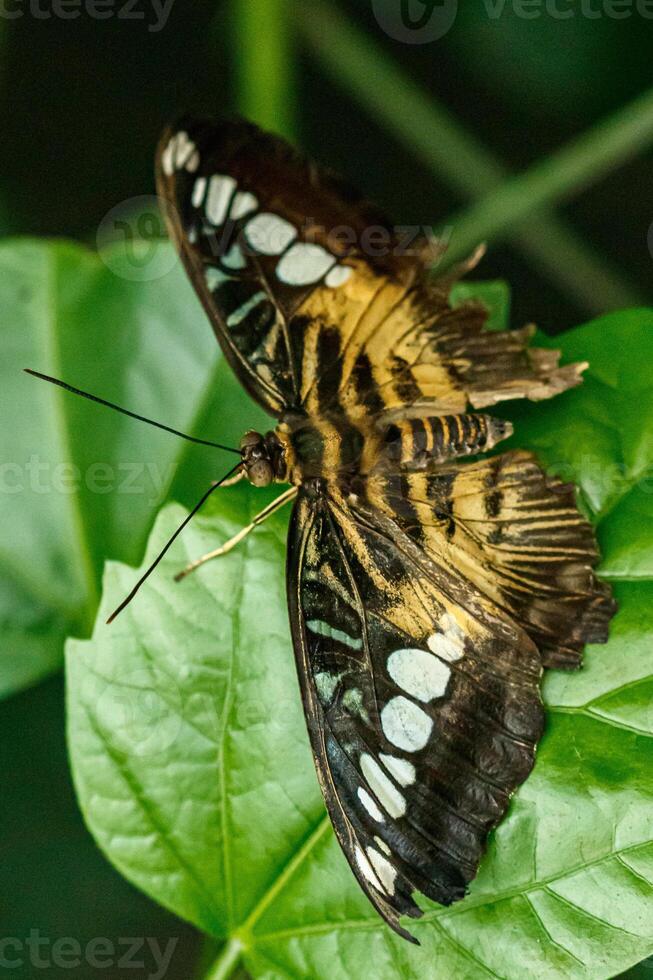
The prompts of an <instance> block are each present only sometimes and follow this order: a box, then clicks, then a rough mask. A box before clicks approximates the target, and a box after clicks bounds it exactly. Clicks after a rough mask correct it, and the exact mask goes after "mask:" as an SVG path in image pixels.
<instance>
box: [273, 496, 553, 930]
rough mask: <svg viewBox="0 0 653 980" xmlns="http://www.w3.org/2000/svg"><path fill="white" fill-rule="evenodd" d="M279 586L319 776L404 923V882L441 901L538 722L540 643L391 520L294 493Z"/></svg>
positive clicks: (509, 785) (362, 868) (346, 835)
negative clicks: (284, 585) (284, 584)
mask: <svg viewBox="0 0 653 980" xmlns="http://www.w3.org/2000/svg"><path fill="white" fill-rule="evenodd" d="M289 542H290V548H289V552H288V561H289V574H288V595H289V605H290V610H291V622H292V628H293V634H294V640H295V647H296V650H297V653H298V658H299V667H300V669H299V676H300V682H301V685H302V689H303V695H304V701H305V706H306V711H307V717H308V724H309V733H310V737H311V741H312V746H313V751H314V754H315V757H316V760H317V763H318V766H317V769H318V775H319V778H320V783H321V785H322V789H323V792H324V797H325V800H326V803H327V807H328V810H329V813H330V816H331V819H332V821H333V825H334V828H335V830H336V833H337V835H338V838H339V840H340V843H341V845H342V847H343V850H344V852H345V854H346V856H347V859H348V861H349V863H350V865H351V867H352V870H353V871H354V874H355V875H356V877H357V878H358V880H359V882H360V884H361V887H362V888H363V890H364V891H365V892H366V894H367V895H368V896H369V898H370V900H371V901H372V903H373V904H374V906H375V907H376V908H377V909H378V911H379V912H380V914H381V915H382V916H383V917H384V919H385V920H386V921H387V922H388V923H389V924H390V925H391V926H392V927H393V928H394V929H395V930H396V931H398V932H400V933H401V934H402V935H405V936H407V937H408V938H411V937H410V936H409V934H408V933H407V932H406V931H405V930H404V929H403V928H402V927H401V926H400V925H399V922H398V918H399V916H400V915H406V914H407V915H410V916H419V915H420V914H421V913H420V910H419V908H418V906H417V905H416V904H415V903H414V901H413V899H412V897H411V893H412V892H413V891H414V890H419V891H421V892H422V893H423V894H425V895H427V896H428V897H430V898H432V899H434V900H435V901H437V902H440V903H442V904H445V905H449V904H450V903H451V902H452V901H455V900H456V899H459V898H462V897H463V895H464V894H465V891H466V886H467V884H468V883H469V881H471V879H472V878H473V877H474V875H475V874H476V871H477V868H478V862H479V860H480V858H481V855H482V853H483V850H484V847H485V840H486V837H487V834H488V831H489V830H490V829H491V828H492V827H493V826H494V825H495V824H496V823H497V822H498V821H499V820H500V819H501V817H502V816H503V814H504V812H505V810H506V807H507V805H508V801H509V798H510V795H511V794H512V792H513V791H514V790H515V788H516V787H517V786H518V785H519V784H520V783H521V782H522V780H523V779H525V778H526V776H527V775H528V773H529V772H530V770H531V767H532V765H533V761H534V754H535V746H536V743H537V740H538V739H539V737H540V735H541V731H542V721H543V716H542V705H541V701H540V694H539V681H540V674H541V671H542V665H541V661H540V657H539V654H538V651H537V648H536V647H535V645H534V644H533V642H532V641H531V640H530V639H529V638H528V636H527V635H526V634H525V633H524V632H523V631H522V630H521V629H520V628H519V627H518V626H517V625H516V624H515V623H514V622H512V621H511V620H509V619H507V618H506V617H505V616H502V615H500V612H499V610H497V609H496V607H494V606H493V604H492V603H490V602H488V600H487V599H486V597H484V596H483V595H482V594H481V593H480V592H479V591H478V590H477V589H476V588H475V587H474V586H473V585H472V584H470V582H469V581H468V580H466V579H465V577H464V576H463V575H461V574H459V573H458V572H456V570H455V569H451V568H449V567H447V566H445V565H443V564H441V563H439V562H438V561H437V560H434V559H433V558H431V557H430V556H427V555H426V553H425V552H424V551H423V549H421V548H419V547H418V546H417V545H416V544H415V542H414V541H413V540H412V539H411V538H410V536H409V535H407V534H406V532H405V531H403V530H402V529H401V527H400V526H399V524H398V522H396V521H394V520H393V519H391V518H389V517H386V516H384V515H381V514H380V513H379V512H378V511H376V510H374V509H372V508H368V507H365V506H357V507H350V506H349V505H348V504H347V502H346V501H345V500H344V499H343V498H342V497H341V496H340V494H338V493H337V492H334V493H333V494H332V495H330V497H329V498H321V499H320V500H316V501H314V500H311V499H310V496H309V495H306V494H300V498H299V500H298V502H297V505H296V509H295V513H294V516H293V520H292V524H291V531H290V538H289Z"/></svg>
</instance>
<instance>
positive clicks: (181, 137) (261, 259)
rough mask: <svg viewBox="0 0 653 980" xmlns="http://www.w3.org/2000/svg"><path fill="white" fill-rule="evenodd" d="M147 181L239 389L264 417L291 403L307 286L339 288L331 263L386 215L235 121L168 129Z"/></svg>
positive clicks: (341, 268) (346, 272) (336, 264)
mask: <svg viewBox="0 0 653 980" xmlns="http://www.w3.org/2000/svg"><path fill="white" fill-rule="evenodd" d="M156 181H157V191H158V194H159V198H160V200H161V202H162V207H163V211H164V215H165V218H166V221H167V224H168V228H169V231H170V234H171V237H172V238H173V240H174V242H175V244H176V246H177V249H178V250H179V252H180V253H181V256H182V259H183V262H184V264H185V267H186V270H187V272H188V274H189V275H190V278H191V280H192V282H193V285H194V287H195V289H196V291H197V293H198V295H199V297H200V299H201V301H202V303H203V305H204V308H205V310H206V312H207V314H208V316H209V319H210V321H211V324H212V326H213V329H214V331H215V333H216V336H217V338H218V340H219V342H220V344H221V346H222V348H223V351H224V353H225V355H226V357H227V359H228V360H229V362H230V363H231V366H232V367H233V369H234V370H235V371H236V374H237V375H238V377H239V378H240V380H241V382H242V383H243V384H244V385H245V387H246V388H247V390H248V391H249V392H250V394H251V395H252V396H253V397H254V398H255V399H256V400H257V401H258V402H259V403H260V404H261V405H262V406H263V408H265V409H266V410H267V411H269V412H270V413H271V414H273V415H276V416H278V415H280V414H281V412H282V410H283V409H284V408H285V407H288V406H297V405H298V404H299V401H300V391H301V381H300V377H299V375H300V372H301V368H302V361H303V341H304V331H305V329H306V327H307V325H308V324H307V322H306V320H305V318H302V317H299V316H296V314H297V311H298V310H299V308H300V307H301V306H302V304H303V303H304V302H305V300H306V299H307V298H308V297H309V296H310V295H311V294H312V293H313V292H314V291H315V290H317V289H319V288H322V289H323V290H324V291H326V292H327V293H330V294H332V293H334V292H336V291H337V290H338V287H339V286H340V285H342V284H343V283H344V281H345V280H346V278H347V277H348V276H350V275H351V273H352V269H351V268H350V267H349V266H347V265H345V264H343V263H342V262H341V260H342V259H344V258H346V257H347V256H348V255H349V254H350V253H351V251H352V245H351V236H353V240H359V239H360V237H361V236H362V235H363V233H364V231H365V229H366V228H367V227H369V226H374V227H377V226H378V225H382V226H383V227H384V228H386V229H387V233H388V235H389V234H390V226H389V224H388V222H387V220H386V219H385V218H384V217H383V216H382V215H381V214H380V213H379V212H378V211H377V210H376V209H374V208H373V207H372V206H371V205H369V204H367V203H366V202H365V201H364V200H363V199H362V198H361V197H360V196H359V195H358V194H356V193H355V192H354V191H353V190H352V189H351V188H349V187H348V185H347V184H345V183H344V181H341V180H340V179H338V178H337V177H336V176H335V175H333V174H331V173H330V172H328V171H326V170H324V169H321V168H318V167H317V166H316V165H315V164H314V163H312V162H311V161H309V160H308V159H306V158H305V157H303V156H302V155H301V154H299V153H298V152H296V151H295V150H294V149H293V148H292V147H291V146H289V144H287V143H286V142H285V141H284V140H282V139H280V138H279V137H276V136H273V135H271V134H268V133H264V132H262V131H261V130H260V129H258V128H257V127H256V126H253V125H252V124H250V123H247V122H245V121H243V120H238V119H236V120H231V121H225V122H222V123H216V122H209V121H203V120H194V119H190V118H186V119H182V120H180V121H179V122H178V123H177V124H176V125H174V126H172V127H170V128H168V129H167V130H166V131H165V132H164V134H163V136H162V138H161V140H160V143H159V146H158V149H157V154H156ZM339 229H344V230H345V231H347V232H348V233H349V236H347V237H345V238H343V237H342V235H340V237H339V233H338V230H339ZM293 317H295V321H294V323H293V324H292V329H291V327H290V321H291V319H292V318H293Z"/></svg>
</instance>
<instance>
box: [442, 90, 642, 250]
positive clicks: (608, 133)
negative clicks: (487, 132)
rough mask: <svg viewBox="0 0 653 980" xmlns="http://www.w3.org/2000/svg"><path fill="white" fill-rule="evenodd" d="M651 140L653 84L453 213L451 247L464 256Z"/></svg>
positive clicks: (560, 198) (623, 159)
mask: <svg viewBox="0 0 653 980" xmlns="http://www.w3.org/2000/svg"><path fill="white" fill-rule="evenodd" d="M652 143H653V89H651V90H649V91H648V92H645V93H644V94H643V95H641V96H640V97H639V98H637V99H635V101H634V102H632V103H631V104H630V105H628V106H626V107H624V108H622V109H620V110H619V112H617V113H615V114H614V115H613V116H611V117H609V118H608V119H606V120H603V121H602V122H600V123H598V124H597V125H596V126H594V127H593V128H592V129H591V130H590V131H589V132H587V133H583V134H582V136H580V137H578V139H576V140H574V141H573V142H572V143H571V144H569V145H568V146H565V147H563V148H562V149H561V150H559V151H558V152H557V153H554V154H553V155H552V156H551V157H549V158H548V159H546V160H544V161H542V163H538V164H536V165H535V166H534V167H532V168H531V169H530V170H529V171H527V173H525V174H521V175H519V176H517V177H513V178H512V179H511V180H509V181H508V182H506V183H505V184H503V186H502V187H499V188H497V190H495V191H493V192H492V193H490V194H488V195H487V196H486V197H485V198H483V199H482V200H480V201H479V202H478V203H477V204H474V205H473V206H472V207H470V208H469V209H468V210H467V211H465V212H463V213H462V214H460V215H459V216H458V217H455V216H454V218H453V225H454V229H455V230H454V235H453V242H452V246H453V251H454V252H455V254H457V255H458V256H463V255H466V254H467V253H468V251H470V250H471V248H472V247H473V245H472V244H471V243H476V242H478V241H480V240H485V239H491V238H497V237H498V236H500V235H501V234H503V233H504V232H505V231H506V230H507V229H508V228H510V227H511V226H514V225H515V224H517V223H518V222H519V221H521V220H522V219H524V218H525V217H527V216H528V215H529V214H530V213H532V212H533V211H537V210H538V209H539V208H541V207H543V206H545V205H551V204H555V203H557V202H559V201H561V200H563V199H565V198H566V197H569V196H570V195H572V194H577V193H578V192H579V191H581V190H583V189H584V188H585V187H587V186H589V185H590V184H592V183H594V182H596V181H597V180H599V179H600V178H601V177H603V176H604V175H605V174H607V173H609V172H610V171H611V170H614V168H615V167H618V166H619V165H620V164H622V163H624V162H625V161H626V160H628V159H629V158H630V157H632V156H633V155H635V154H636V153H637V152H641V151H642V150H644V149H646V148H647V147H649V146H650V145H651V144H652Z"/></svg>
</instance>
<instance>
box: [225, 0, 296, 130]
mask: <svg viewBox="0 0 653 980" xmlns="http://www.w3.org/2000/svg"><path fill="white" fill-rule="evenodd" d="M291 6H292V0H232V32H231V33H232V57H231V62H232V64H233V65H234V66H235V69H236V97H237V105H238V111H239V112H240V113H241V114H242V115H243V116H245V117H246V118H247V119H251V120H252V121H253V122H256V123H258V124H259V126H262V127H263V128H264V129H273V130H275V132H277V133H282V134H283V135H284V136H286V137H288V138H289V139H293V137H294V136H295V134H296V128H295V90H294V67H295V54H294V45H293V30H292V24H293V11H292V10H291Z"/></svg>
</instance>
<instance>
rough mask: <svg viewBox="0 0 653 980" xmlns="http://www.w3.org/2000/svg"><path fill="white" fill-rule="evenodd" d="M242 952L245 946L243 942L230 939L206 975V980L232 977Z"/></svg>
mask: <svg viewBox="0 0 653 980" xmlns="http://www.w3.org/2000/svg"><path fill="white" fill-rule="evenodd" d="M242 951H243V945H242V943H241V941H240V940H239V939H236V938H235V937H234V938H233V939H230V940H229V941H228V942H227V943H226V944H225V945H224V946H223V947H222V950H221V951H220V955H219V956H218V958H217V959H216V960H215V961H214V963H213V964H212V965H211V967H210V969H209V970H208V972H207V973H206V974H205V976H204V980H225V978H226V977H230V976H231V974H232V973H233V971H234V967H235V966H236V964H237V963H238V960H239V959H240V954H241V953H242Z"/></svg>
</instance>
